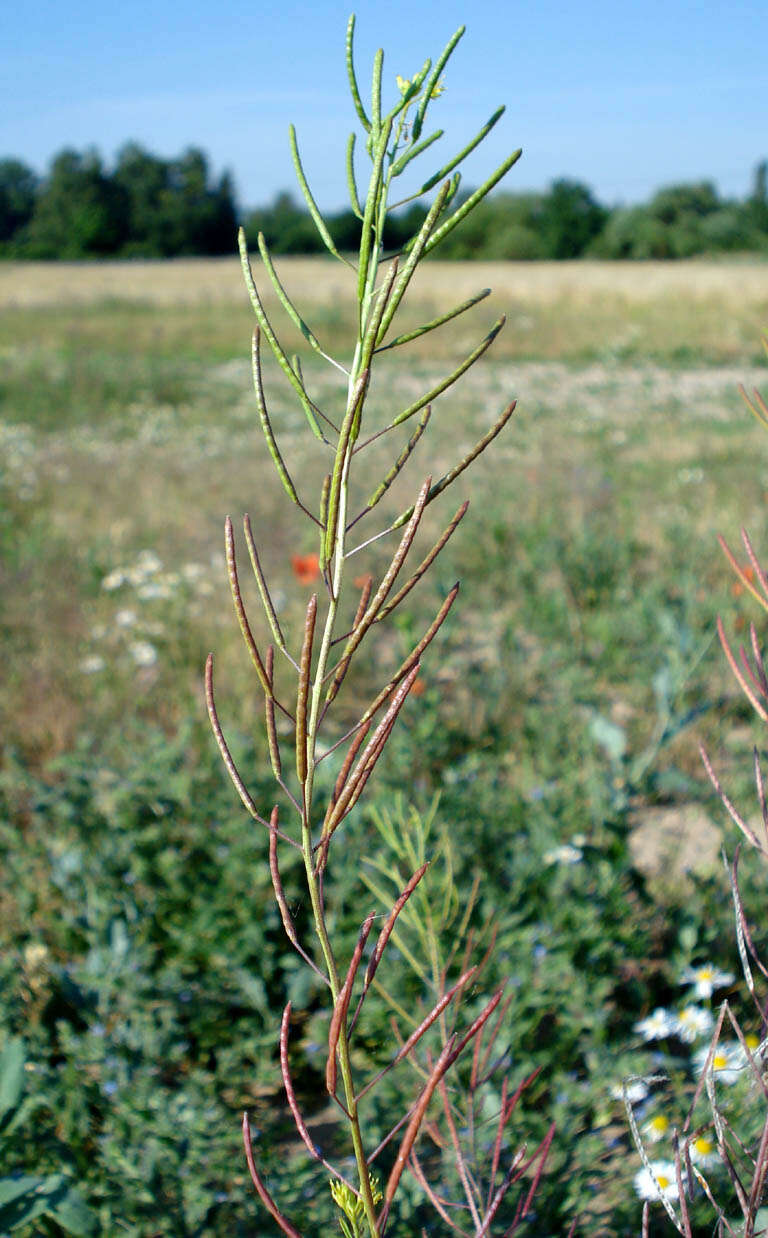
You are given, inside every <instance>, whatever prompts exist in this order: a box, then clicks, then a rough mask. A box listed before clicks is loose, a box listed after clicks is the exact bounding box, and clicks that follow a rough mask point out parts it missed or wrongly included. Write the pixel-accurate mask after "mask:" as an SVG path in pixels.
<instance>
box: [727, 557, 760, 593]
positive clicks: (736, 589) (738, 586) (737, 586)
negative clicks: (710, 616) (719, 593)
mask: <svg viewBox="0 0 768 1238" xmlns="http://www.w3.org/2000/svg"><path fill="white" fill-rule="evenodd" d="M742 571H743V573H744V575H745V576H746V578H747V580H748V581H749V583H750V584H753V583H754V579H755V569H754V568H753V567H752V564H751V563H750V564H748V565H747V566H746V567H744V568H742ZM743 592H744V586H743V584H742V583H741V581H740V580H735V581H734V582H733V584H732V585H731V593H732V594H733V596H734V597H735V598H737V597H738V596H739V594H740V593H743Z"/></svg>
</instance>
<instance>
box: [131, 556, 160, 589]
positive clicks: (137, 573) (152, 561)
mask: <svg viewBox="0 0 768 1238" xmlns="http://www.w3.org/2000/svg"><path fill="white" fill-rule="evenodd" d="M162 567H163V563H162V560H161V559H159V558H158V557H157V555H156V554H155V552H154V550H141V551H139V553H138V555H137V556H136V560H135V562H134V564H133V566H132V567H129V568H127V569H126V572H125V577H126V579H127V580H128V582H129V583H130V584H132V585H143V584H144V582H145V581H146V580H148V579H149V577H150V576H155V575H156V574H157V573H158V572H159V571H161V570H162Z"/></svg>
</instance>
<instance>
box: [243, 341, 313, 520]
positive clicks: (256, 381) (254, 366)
mask: <svg viewBox="0 0 768 1238" xmlns="http://www.w3.org/2000/svg"><path fill="white" fill-rule="evenodd" d="M260 341H261V333H260V331H259V328H258V327H257V328H256V330H255V331H254V333H253V336H252V340H251V372H252V374H253V389H254V391H255V392H256V407H257V408H258V410H259V420H260V422H261V429H262V431H263V433H264V438H265V439H266V442H267V448H268V450H269V454H270V456H271V457H272V462H273V464H274V466H275V468H276V469H277V473H278V476H279V478H280V480H281V482H282V483H283V488H284V490H285V492H286V494H287V495H288V498H289V499H291V500H292V502H294V503H297V504H298V505H299V507H301V503H300V501H299V496H298V494H297V493H296V487H295V486H294V484H293V481H292V479H291V475H290V473H289V472H288V469H287V468H286V467H285V461H284V460H283V457H282V456H281V454H280V448H279V447H278V445H277V442H276V440H275V435H274V432H273V430H272V423H271V421H270V420H269V414H268V413H267V405H266V401H265V399H264V385H263V383H262V381H261V355H260V353H261V349H260Z"/></svg>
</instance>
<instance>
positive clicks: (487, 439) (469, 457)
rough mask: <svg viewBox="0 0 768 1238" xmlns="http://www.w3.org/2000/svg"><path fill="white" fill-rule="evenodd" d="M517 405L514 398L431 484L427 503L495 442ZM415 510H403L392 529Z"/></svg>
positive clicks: (396, 527)
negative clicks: (452, 465) (447, 470)
mask: <svg viewBox="0 0 768 1238" xmlns="http://www.w3.org/2000/svg"><path fill="white" fill-rule="evenodd" d="M516 406H517V402H516V401H515V400H513V401H512V403H511V404H508V405H507V407H506V408H505V409H504V411H503V412H502V414H501V416H500V417H498V418H497V420H496V421H495V422H494V423H493V425H492V426H491V428H490V430H487V431H486V433H485V434H484V435H483V437H482V438H481V439H478V441H477V442H476V443H475V445H474V447H473V448H472V449H471V451H468V452H467V454H466V455H465V456H462V458H461V460H459V462H458V464H455V465H454V467H453V468H452V469H450V471H449V472H447V473H444V474H443V476H442V477H441V478H440V480H439V481H437V482H435V484H434V486H430V489H429V494H428V495H427V503H431V502H432V500H433V499H436V498H437V496H438V495H439V494H442V493H443V491H444V490H447V489H448V487H449V486H450V484H451V482H454V481H455V480H456V478H457V477H458V476H459V475H460V474H461V473H463V472H464V470H465V469H466V468H469V466H470V464H471V463H472V461H473V460H476V459H477V457H478V456H479V455H480V454H481V453H482V452H484V451H485V449H486V447H487V446H488V445H489V444H490V443H492V442H493V440H494V439H495V438H496V436H497V435H498V434H501V431H502V430H503V429H504V427H505V425H506V424H507V422H508V421H509V419H510V417H511V416H512V414H513V413H514V411H515V408H516ZM413 511H414V508H413V507H410V508H409V509H408V510H407V511H405V512H402V513H401V515H399V516H398V518H397V520H396V521H395V522H394V524H393V525H391V526H390V528H391V529H392V530H394V529H399V528H401V526H402V525H404V524H405V522H406V521H407V520H410V518H411V516H412V514H413Z"/></svg>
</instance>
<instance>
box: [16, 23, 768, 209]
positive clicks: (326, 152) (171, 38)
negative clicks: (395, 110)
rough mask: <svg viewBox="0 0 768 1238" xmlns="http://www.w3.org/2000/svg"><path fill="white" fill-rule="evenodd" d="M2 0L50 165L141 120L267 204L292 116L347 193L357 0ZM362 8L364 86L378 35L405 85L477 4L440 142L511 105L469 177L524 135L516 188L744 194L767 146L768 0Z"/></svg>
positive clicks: (24, 131) (390, 82)
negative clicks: (677, 187)
mask: <svg viewBox="0 0 768 1238" xmlns="http://www.w3.org/2000/svg"><path fill="white" fill-rule="evenodd" d="M2 10H3V11H2V15H1V16H0V47H2V49H3V50H2V53H0V55H1V56H2V62H3V70H2V73H1V74H0V157H2V156H3V155H15V156H18V157H20V158H22V159H24V160H25V161H26V162H28V163H29V164H31V165H32V166H33V167H34V168H36V169H37V170H38V171H43V170H44V169H45V166H46V164H47V162H48V160H49V158H50V156H51V155H52V154H53V153H55V152H56V151H58V150H60V149H61V148H62V147H63V146H65V145H69V146H74V147H76V148H78V149H81V148H83V147H86V146H89V145H95V146H96V147H98V148H99V150H101V152H102V154H103V155H104V156H105V157H106V158H107V159H111V158H112V157H113V156H114V154H115V152H116V151H117V149H119V147H120V145H121V144H122V143H123V142H125V141H127V140H128V139H135V140H137V141H139V142H140V143H142V144H143V145H145V146H147V147H148V148H149V149H150V150H152V151H154V152H156V153H158V154H163V155H175V154H178V153H180V151H181V150H182V149H183V148H185V147H186V146H189V145H198V146H202V147H203V149H204V150H206V151H207V152H208V154H209V156H210V158H211V162H212V165H213V167H214V169H215V170H216V171H217V172H218V171H222V170H224V169H225V168H227V169H230V170H231V171H232V172H233V174H234V178H235V184H236V189H237V193H238V197H239V200H240V201H241V202H242V203H243V204H245V205H256V204H262V203H265V202H267V201H269V200H270V199H271V198H272V197H273V196H274V194H275V193H276V192H277V191H278V190H279V189H282V188H292V187H293V184H294V180H293V172H292V168H291V163H290V157H289V155H288V143H287V126H288V123H289V121H292V122H293V123H294V124H295V125H296V127H297V130H298V133H299V142H300V146H301V150H302V155H303V157H304V161H305V166H306V170H307V173H308V176H309V179H310V183H311V184H312V186H313V189H314V191H315V195H316V197H317V199H318V202H319V203H320V205H321V207H323V208H336V207H339V206H341V205H344V204H345V197H346V191H345V178H344V148H345V143H346V137H347V134H348V132H349V129H350V128H351V127H352V125H353V123H354V120H355V117H354V114H353V111H352V106H351V102H350V100H349V96H348V93H347V90H346V76H345V71H344V32H345V28H346V21H347V17H348V15H349V12H350V7H349V4H348V3H344V2H343V0H317V2H316V3H314V4H299V3H297V0H283V2H282V3H280V4H278V3H274V4H269V5H264V4H263V3H259V2H258V0H251V2H250V3H248V4H246V3H243V2H241V0H218V2H217V3H216V4H213V3H211V2H210V0H209V2H208V3H201V2H200V0H186V2H185V3H181V2H178V0H171V2H167V0H166V2H164V0H155V2H153V3H148V2H147V0H134V2H133V3H132V4H130V5H126V6H121V8H120V9H118V8H117V6H112V5H108V4H103V3H102V4H96V3H93V2H91V3H87V2H86V0H64V2H62V0H26V2H25V3H23V4H20V3H16V4H14V3H12V0H6V3H5V4H4V5H3V6H2ZM355 11H356V13H357V49H358V66H359V70H358V71H359V77H360V79H361V89H363V91H364V90H365V88H366V87H367V82H368V79H369V74H370V64H371V60H372V56H373V53H374V51H375V50H376V48H377V47H379V46H382V47H384V49H385V66H384V83H385V91H388V92H389V94H390V96H391V97H394V92H395V82H394V78H395V74H397V73H401V74H403V76H410V75H412V74H413V73H414V72H415V71H416V69H417V68H418V67H419V66H420V65H421V63H422V62H423V60H424V59H425V58H426V56H427V55H431V56H432V57H433V58H435V57H436V55H437V54H438V53H439V51H440V50H441V48H442V46H443V45H444V43H445V42H446V41H447V39H448V37H449V36H450V35H451V34H452V33H453V31H454V30H455V29H456V28H457V26H459V25H461V24H463V23H466V25H467V32H466V34H465V36H464V39H463V40H462V43H461V44H460V45H459V48H458V49H457V51H456V53H455V54H454V57H453V60H452V61H451V64H450V66H449V70H448V73H447V75H446V81H445V85H446V93H445V94H444V95H443V96H442V97H441V99H440V100H439V101H438V102H437V103H436V104H435V105H434V113H433V119H434V121H435V123H436V124H437V125H439V126H440V127H441V128H444V129H445V130H446V137H445V138H443V140H442V142H441V143H440V144H439V145H438V146H436V147H435V148H434V151H435V152H439V153H440V155H441V156H442V155H443V152H445V155H446V156H447V154H448V153H449V152H450V151H452V150H453V149H454V148H459V147H460V146H461V145H463V144H464V142H465V141H466V140H467V139H468V138H469V137H470V136H471V135H472V133H473V132H474V130H475V129H476V128H477V127H479V126H480V125H481V124H482V123H483V122H484V120H485V119H486V118H487V117H488V116H489V115H490V113H491V112H492V111H493V110H494V109H495V108H496V107H497V106H498V105H499V104H500V103H506V105H507V113H506V115H505V117H504V118H503V119H502V121H501V122H500V124H499V125H498V126H497V128H496V130H495V131H494V133H493V134H492V135H491V137H490V138H489V139H488V142H487V143H486V144H485V145H484V147H482V148H481V149H480V151H479V152H477V153H476V154H475V155H474V156H473V157H472V162H471V164H470V165H469V167H468V170H467V173H466V177H465V183H470V184H477V183H479V181H480V179H481V178H482V176H483V175H484V174H485V173H487V172H488V171H489V170H490V168H491V166H492V164H494V163H495V162H499V161H500V160H501V159H502V158H503V157H504V155H505V154H506V153H507V152H508V151H510V150H512V149H515V148H516V147H518V146H522V147H523V152H524V154H523V158H522V160H521V161H520V162H519V163H518V164H517V166H516V167H515V168H514V169H513V171H512V172H511V173H510V175H509V177H508V178H507V181H506V186H507V187H508V188H509V189H521V190H522V189H532V188H543V187H544V186H545V185H546V184H547V183H548V182H549V181H550V180H552V179H553V178H555V177H557V176H570V177H575V178H578V179H580V180H583V181H585V182H586V183H587V184H589V185H591V186H592V188H593V189H594V190H595V192H596V193H597V195H598V197H599V198H600V199H601V200H602V201H604V202H607V203H610V204H613V203H616V202H619V201H624V202H631V201H639V200H642V199H643V198H644V197H647V196H648V194H649V193H650V192H651V191H652V190H653V189H654V188H657V187H658V186H660V185H664V184H670V183H673V182H676V181H686V180H694V179H700V178H705V177H706V178H711V179H714V180H715V181H716V183H717V184H718V186H719V188H720V189H721V191H722V192H723V193H725V194H732V195H739V196H742V195H744V194H745V193H746V192H747V191H748V189H749V186H750V183H751V175H752V169H753V167H754V165H755V163H756V162H757V161H758V160H759V159H762V158H764V157H768V131H767V130H766V125H765V109H766V96H767V95H768V73H766V70H765V55H766V49H767V48H768V0H731V3H730V4H728V5H726V4H724V3H723V2H722V0H708V2H706V3H687V2H685V0H667V2H666V3H663V2H662V0H612V2H610V3H609V2H607V0H580V3H573V2H572V3H570V4H568V3H563V2H562V0H561V2H560V3H555V2H554V0H527V2H526V3H523V2H515V0H496V2H495V3H492V2H490V0H471V2H469V3H468V2H467V0H443V2H442V3H440V4H438V3H434V2H433V0H427V2H426V3H423V4H421V5H419V3H418V0H410V2H406V0H388V2H387V3H386V4H384V3H377V4H374V3H372V2H370V0H360V3H358V4H357V6H356V10H355ZM364 83H365V86H364ZM387 97H388V96H387V95H386V94H385V102H386V98H387ZM429 170H431V168H428V169H427V171H429Z"/></svg>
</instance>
